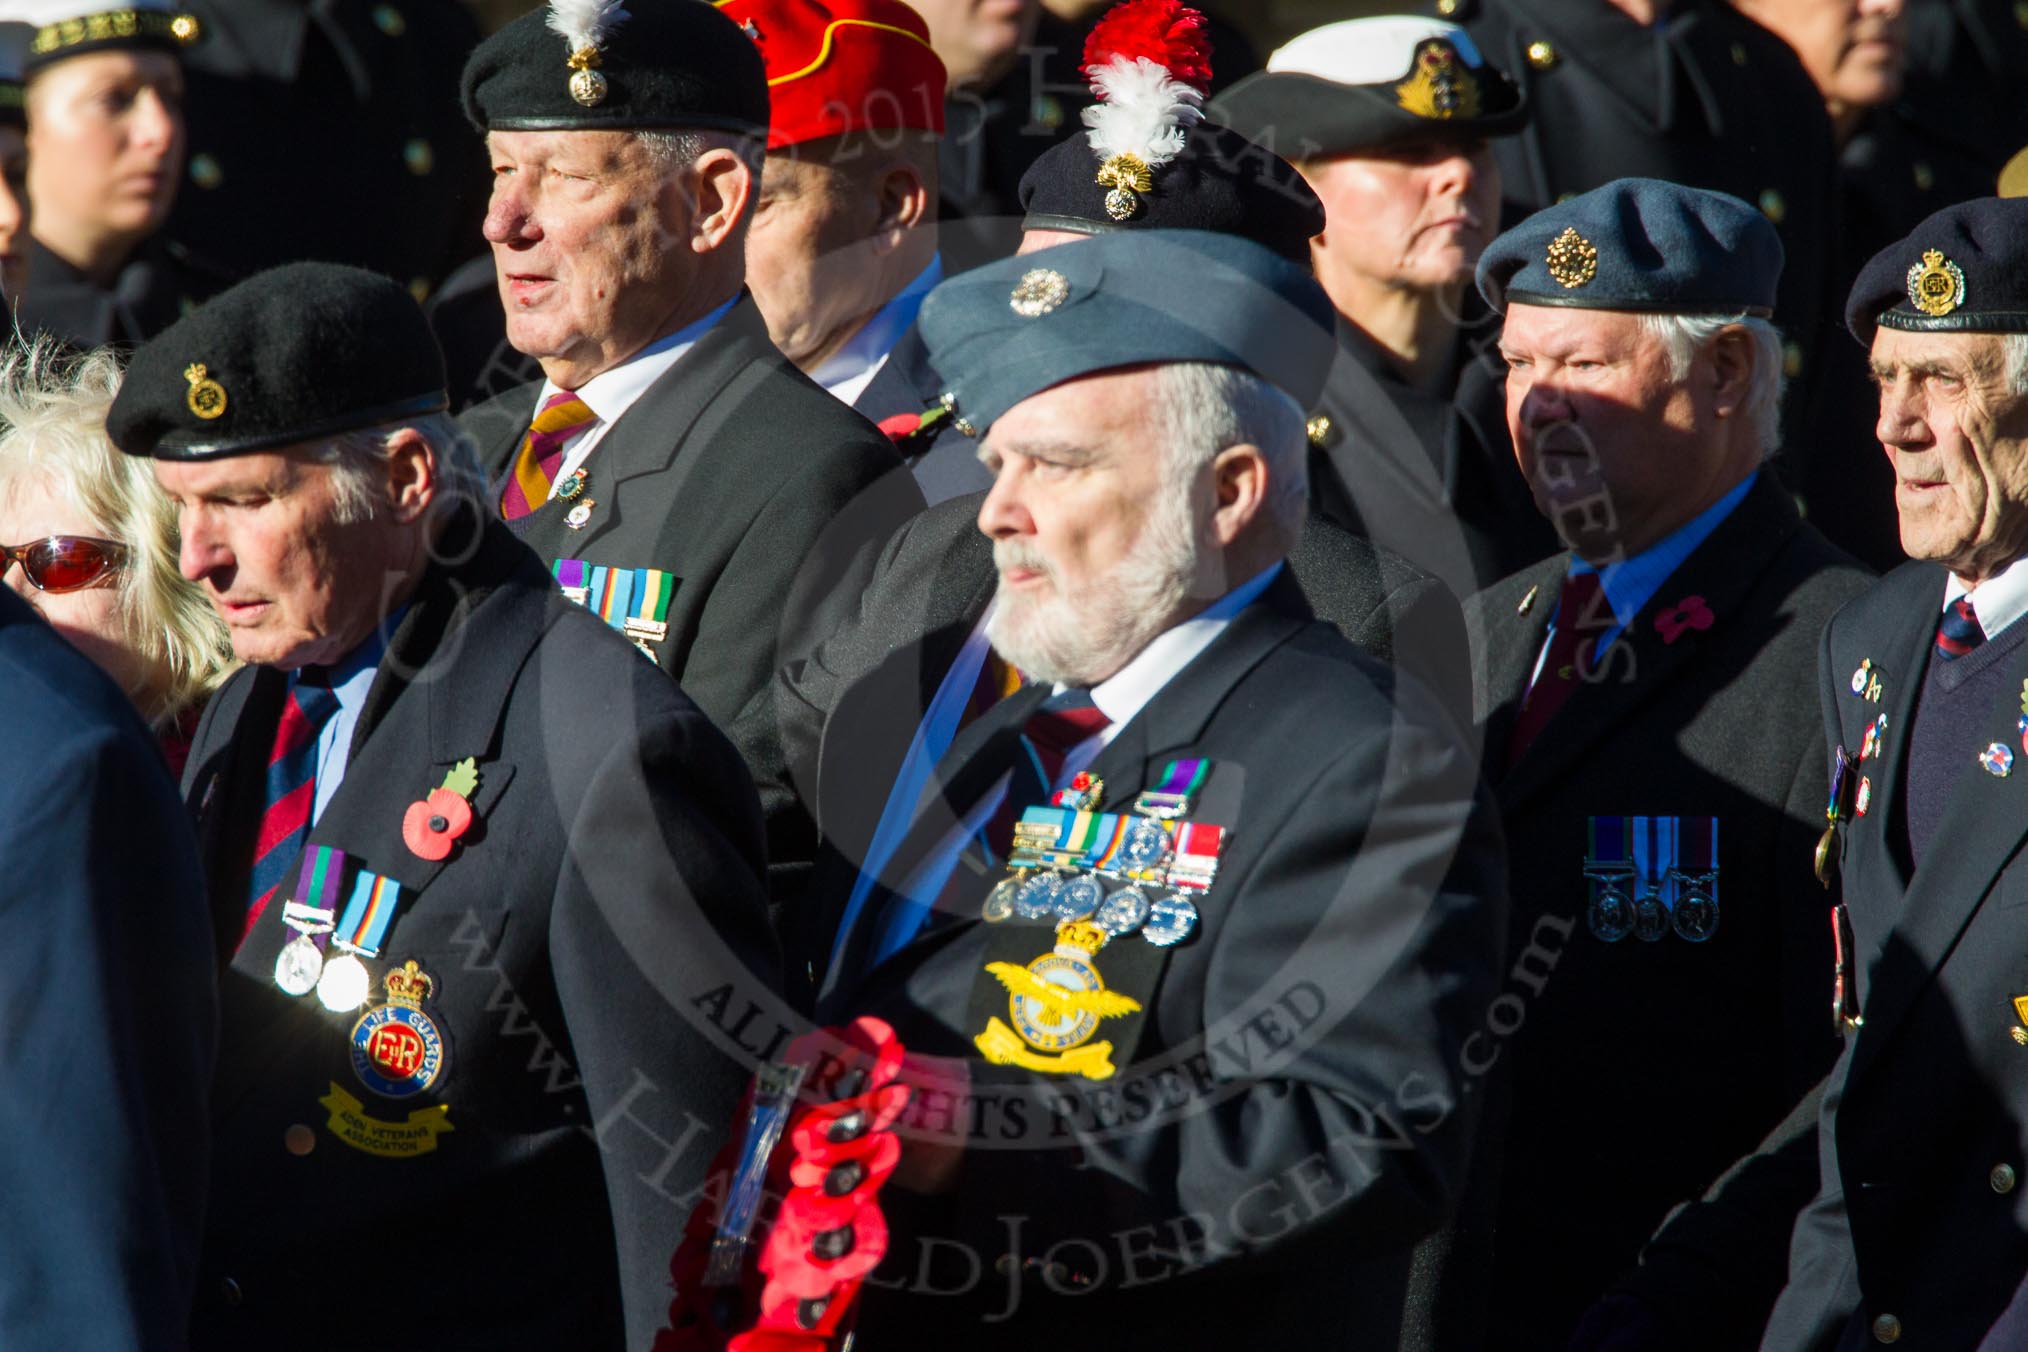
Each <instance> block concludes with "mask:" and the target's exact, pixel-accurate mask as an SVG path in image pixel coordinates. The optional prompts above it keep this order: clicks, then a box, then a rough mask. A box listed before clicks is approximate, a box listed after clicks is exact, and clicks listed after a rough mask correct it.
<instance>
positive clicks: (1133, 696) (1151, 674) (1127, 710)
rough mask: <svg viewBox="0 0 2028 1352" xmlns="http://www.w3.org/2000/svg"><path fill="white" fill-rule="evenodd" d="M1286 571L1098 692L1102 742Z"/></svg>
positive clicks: (1277, 568) (1191, 624)
mask: <svg viewBox="0 0 2028 1352" xmlns="http://www.w3.org/2000/svg"><path fill="white" fill-rule="evenodd" d="M1281 570H1282V565H1281V563H1279V562H1276V563H1275V564H1273V565H1272V566H1270V567H1268V568H1267V569H1266V570H1264V571H1262V572H1260V573H1256V574H1255V575H1254V576H1253V577H1251V578H1249V579H1248V580H1247V581H1245V582H1242V583H1241V584H1240V585H1239V586H1237V587H1234V588H1233V589H1232V590H1231V591H1229V592H1227V593H1226V594H1225V595H1223V596H1221V597H1219V598H1218V599H1217V600H1216V601H1213V602H1212V603H1211V604H1210V605H1208V606H1206V607H1205V608H1204V609H1203V610H1200V611H1198V612H1197V613H1196V614H1195V615H1192V616H1191V617H1190V618H1189V619H1187V620H1185V621H1183V623H1181V624H1179V625H1176V626H1175V627H1174V628H1171V629H1165V630H1163V631H1162V632H1161V633H1159V634H1157V635H1155V637H1154V638H1153V639H1151V640H1150V641H1149V643H1148V646H1147V647H1145V648H1143V649H1141V651H1140V652H1138V653H1136V654H1135V655H1134V659H1133V660H1132V661H1131V662H1129V663H1127V664H1126V665H1125V666H1124V667H1121V668H1120V669H1119V670H1118V671H1117V672H1115V673H1113V675H1111V676H1109V677H1107V678H1106V679H1105V680H1103V681H1100V682H1099V683H1098V684H1097V685H1095V686H1093V687H1092V688H1091V702H1092V703H1093V704H1096V705H1097V706H1098V708H1099V712H1100V713H1102V714H1104V715H1105V716H1106V717H1107V718H1109V719H1111V720H1112V722H1110V723H1109V724H1107V725H1106V729H1105V732H1104V734H1103V741H1105V742H1110V741H1111V740H1112V739H1113V737H1114V736H1116V735H1117V734H1118V732H1119V730H1120V729H1121V728H1123V727H1125V726H1126V725H1127V723H1128V722H1130V721H1131V720H1132V719H1133V717H1134V716H1135V715H1136V714H1138V713H1140V712H1141V710H1142V709H1143V708H1145V707H1146V706H1147V703H1148V701H1149V700H1151V699H1153V698H1155V696H1156V695H1158V694H1160V693H1161V691H1162V687H1163V686H1165V685H1167V684H1169V682H1170V681H1171V680H1173V679H1175V676H1176V673H1177V672H1179V671H1181V670H1183V668H1185V667H1187V666H1189V665H1190V664H1191V662H1193V661H1195V660H1196V658H1197V655H1198V654H1199V653H1201V652H1203V651H1204V650H1205V649H1206V648H1208V647H1210V646H1211V641H1212V640H1213V639H1215V638H1217V637H1218V636H1219V635H1220V634H1222V633H1224V632H1225V626H1226V625H1228V624H1230V623H1232V617H1233V616H1235V615H1237V614H1239V612H1240V611H1242V610H1244V609H1246V608H1247V607H1248V606H1250V605H1252V604H1253V603H1254V602H1255V601H1257V600H1259V599H1260V595H1261V593H1262V592H1264V591H1266V590H1267V589H1268V584H1269V583H1271V582H1273V581H1274V580H1275V575H1276V574H1278V573H1280V572H1281ZM1061 688H1062V687H1060V686H1059V687H1058V689H1061Z"/></svg>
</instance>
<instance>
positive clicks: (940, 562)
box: [735, 493, 1470, 981]
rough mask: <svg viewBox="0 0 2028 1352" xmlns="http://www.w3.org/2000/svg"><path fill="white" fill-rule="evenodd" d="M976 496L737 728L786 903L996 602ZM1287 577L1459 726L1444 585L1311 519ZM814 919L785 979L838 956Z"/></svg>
mask: <svg viewBox="0 0 2028 1352" xmlns="http://www.w3.org/2000/svg"><path fill="white" fill-rule="evenodd" d="M982 496H983V495H981V494H977V493H974V494H970V495H967V496H965V497H961V498H953V499H950V500H948V501H945V502H940V503H938V504H937V505H936V506H934V507H932V508H930V509H929V510H928V511H927V512H924V513H923V514H922V515H921V516H919V517H917V518H916V519H915V520H914V521H912V522H910V523H909V525H908V526H907V527H906V528H904V529H903V530H901V531H899V532H897V533H896V535H895V537H894V538H893V539H892V540H891V541H889V542H888V546H887V548H886V549H885V550H884V551H883V552H882V554H881V558H880V562H879V565H878V567H877V568H876V569H875V572H874V577H873V580H872V581H871V582H870V583H869V584H868V585H867V588H866V595H865V600H864V602H863V603H862V605H861V607H860V611H859V616H858V619H857V620H856V622H854V623H853V624H850V625H847V626H845V627H844V628H842V629H841V630H839V631H838V632H837V633H836V634H834V635H833V636H832V637H831V638H830V639H828V640H826V641H825V643H824V644H823V645H822V646H821V647H819V648H818V649H817V651H815V652H814V653H812V654H811V655H810V656H809V658H807V659H806V660H804V661H801V662H797V663H792V664H791V665H789V666H788V667H786V668H785V669H784V670H783V671H782V673H781V674H780V675H779V676H778V677H777V678H776V679H775V681H774V682H773V683H772V684H771V685H770V686H769V688H768V689H767V690H764V691H763V692H761V695H760V696H759V697H758V698H757V699H756V700H755V702H754V703H752V704H750V705H749V706H748V707H747V709H746V710H745V712H743V713H742V714H741V716H740V720H739V722H738V723H737V724H736V725H735V729H736V731H735V740H737V741H738V742H739V743H740V744H741V745H742V747H743V748H749V749H750V750H749V759H750V760H751V762H752V764H753V766H754V779H755V783H756V784H757V785H758V786H759V788H760V791H761V804H762V811H763V813H764V815H765V816H766V818H767V821H768V857H769V869H770V874H771V878H770V891H771V892H772V893H773V895H774V896H775V898H776V900H777V901H778V902H779V901H784V900H787V899H792V898H793V897H794V896H795V895H796V894H797V893H798V892H799V891H800V889H801V886H802V884H803V882H804V880H805V878H806V876H807V872H808V865H809V861H810V860H811V859H813V858H814V857H815V851H816V836H817V830H818V827H819V826H821V827H822V829H823V831H824V832H825V833H826V834H838V833H842V835H843V836H845V837H847V838H860V837H864V836H867V835H870V834H871V832H872V827H873V823H874V821H876V820H877V819H878V817H879V814H880V810H881V807H882V805H883V803H884V801H885V794H886V792H887V788H888V786H889V785H890V784H892V783H893V782H894V777H895V774H896V772H897V770H898V769H899V767H900V765H901V761H902V757H903V755H904V753H905V752H906V751H907V749H908V744H909V738H910V737H911V736H912V735H913V734H914V732H915V729H916V727H917V725H918V724H919V723H920V722H921V720H922V717H923V714H924V712H925V711H926V710H927V709H928V708H929V702H930V700H931V699H933V698H934V697H935V695H936V692H937V690H938V688H939V687H940V686H941V685H942V684H943V680H944V676H945V674H946V673H947V672H949V670H950V668H951V664H952V663H953V662H954V661H956V660H957V656H958V652H959V650H960V649H962V648H963V647H964V644H965V640H966V639H967V638H968V637H969V636H970V635H971V632H972V628H973V626H974V625H976V624H977V623H978V620H979V617H980V616H981V615H983V614H985V612H986V607H987V605H988V604H989V603H990V602H991V601H992V599H993V591H994V588H995V587H996V586H997V585H998V582H999V573H998V571H997V570H996V569H995V568H994V566H993V542H992V540H991V539H990V538H989V537H988V536H986V535H985V534H983V533H982V532H981V531H980V530H979V528H978V515H979V504H980V501H981V498H982ZM1288 568H1289V571H1290V573H1291V574H1293V575H1294V577H1295V580H1296V582H1297V583H1299V584H1300V586H1301V588H1302V591H1303V594H1304V596H1305V597H1306V598H1308V601H1309V603H1310V605H1311V607H1312V608H1313V609H1314V610H1315V611H1316V613H1317V614H1318V615H1319V616H1321V617H1322V618H1324V619H1326V620H1328V621H1330V622H1331V623H1333V624H1335V625H1337V626H1338V628H1339V630H1340V631H1341V632H1342V633H1344V635H1345V636H1346V637H1347V638H1349V639H1350V640H1351V641H1352V642H1353V643H1354V644H1356V645H1358V646H1359V647H1360V648H1361V649H1362V650H1364V651H1365V652H1366V653H1367V654H1369V655H1370V656H1372V657H1374V658H1375V659H1377V660H1379V661H1380V662H1382V663H1397V664H1399V665H1402V666H1405V667H1406V668H1408V669H1409V670H1411V671H1413V672H1415V673H1416V675H1417V676H1418V677H1420V678H1422V679H1423V680H1424V681H1425V682H1426V683H1427V684H1429V685H1430V686H1431V687H1432V688H1433V689H1435V690H1437V691H1438V692H1439V693H1440V695H1441V696H1442V697H1443V699H1444V700H1445V701H1446V703H1447V706H1448V707H1450V708H1452V709H1453V710H1455V711H1457V712H1458V714H1459V718H1460V721H1462V717H1463V710H1464V708H1465V707H1466V699H1467V696H1466V694H1465V690H1464V687H1465V684H1466V677H1467V674H1468V668H1469V662H1470V659H1469V657H1468V655H1467V649H1466V645H1465V638H1464V624H1463V620H1462V618H1461V617H1460V615H1459V611H1458V605H1457V601H1456V599H1455V598H1454V597H1452V595H1451V594H1450V592H1449V591H1448V590H1446V589H1445V587H1444V585H1443V584H1442V583H1441V582H1439V581H1437V580H1436V579H1435V578H1434V577H1431V576H1430V575H1429V574H1427V573H1425V572H1423V571H1422V570H1421V569H1419V568H1417V567H1416V566H1415V565H1414V564H1411V563H1409V562H1408V561H1407V560H1406V559H1401V558H1397V557H1395V556H1394V555H1392V554H1389V553H1387V552H1386V551H1384V550H1380V549H1376V548H1375V547H1374V546H1373V545H1372V544H1371V543H1369V542H1368V541H1366V540H1363V539H1360V538H1358V537H1357V536H1352V535H1347V534H1346V533H1345V532H1344V531H1341V530H1339V529H1337V528H1336V527H1334V526H1332V525H1331V524H1330V523H1329V522H1325V521H1319V520H1316V519H1315V518H1312V519H1311V520H1310V522H1309V523H1308V524H1307V525H1306V526H1305V528H1304V532H1303V536H1302V538H1301V540H1300V541H1299V542H1298V543H1297V546H1296V550H1295V552H1294V553H1293V554H1292V555H1291V556H1290V559H1289V564H1288ZM809 919H810V918H809V917H807V916H805V917H803V918H802V919H801V920H799V918H798V915H797V914H796V913H795V912H794V911H793V910H792V911H791V913H789V914H785V915H784V916H783V917H782V923H783V924H784V925H785V926H786V927H787V929H788V931H789V932H790V933H792V934H796V933H798V932H799V931H801V933H800V936H799V938H797V939H792V940H791V941H790V943H789V947H790V948H791V949H792V950H795V951H793V952H792V953H791V961H790V976H791V980H792V981H793V980H795V979H796V978H798V977H803V978H807V977H809V976H810V975H811V963H812V962H813V961H816V960H818V958H817V953H821V952H828V951H829V935H828V931H823V932H807V931H806V929H805V927H806V925H807V923H808V922H809ZM819 928H820V930H821V922H819ZM811 947H814V949H815V950H816V952H815V953H813V952H810V951H806V950H807V949H809V948H811ZM798 952H800V953H801V961H800V962H798V961H797V957H796V954H797V953H798Z"/></svg>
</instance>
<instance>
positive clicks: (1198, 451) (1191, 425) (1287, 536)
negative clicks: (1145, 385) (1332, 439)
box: [1153, 362, 1310, 550]
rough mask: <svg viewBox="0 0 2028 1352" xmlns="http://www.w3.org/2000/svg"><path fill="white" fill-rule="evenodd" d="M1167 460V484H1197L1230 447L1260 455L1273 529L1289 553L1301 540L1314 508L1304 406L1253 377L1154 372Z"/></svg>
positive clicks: (1185, 368)
mask: <svg viewBox="0 0 2028 1352" xmlns="http://www.w3.org/2000/svg"><path fill="white" fill-rule="evenodd" d="M1154 383H1155V388H1154V391H1153V394H1154V399H1153V402H1154V406H1155V407H1156V408H1157V409H1158V410H1160V415H1161V419H1162V423H1163V431H1164V433H1165V434H1166V435H1165V437H1164V444H1165V447H1166V449H1167V452H1168V455H1169V465H1168V468H1169V475H1168V476H1167V478H1168V481H1169V482H1171V483H1176V484H1182V485H1188V484H1191V483H1194V482H1195V481H1196V479H1197V477H1198V475H1199V474H1200V473H1201V472H1202V471H1203V470H1204V468H1205V467H1206V466H1208V465H1210V463H1211V462H1212V460H1214V459H1215V458H1217V456H1218V453H1219V452H1220V451H1222V450H1224V449H1225V448H1226V447H1228V446H1238V445H1250V446H1258V447H1259V448H1260V452H1261V456H1262V457H1263V458H1264V459H1265V460H1266V461H1267V465H1268V497H1267V503H1266V511H1267V519H1268V522H1269V523H1270V524H1271V525H1272V526H1273V527H1274V529H1275V532H1276V534H1277V536H1278V537H1279V539H1280V541H1281V544H1282V547H1283V549H1284V550H1287V549H1290V548H1293V547H1294V545H1295V542H1296V537H1297V536H1299V535H1300V534H1302V530H1303V518H1304V516H1305V515H1306V514H1307V512H1308V510H1309V503H1310V455H1309V447H1310V444H1309V437H1308V434H1307V431H1306V428H1307V426H1308V422H1307V419H1305V418H1304V416H1303V408H1302V405H1300V404H1298V403H1297V402H1296V401H1295V400H1294V399H1293V398H1291V397H1290V396H1289V395H1288V394H1287V393H1285V392H1284V391H1283V390H1281V389H1280V388H1279V387H1277V386H1275V385H1271V384H1269V383H1268V382H1267V381H1266V380H1264V379H1262V378H1261V377H1260V376H1257V375H1255V374H1254V373H1253V372H1251V371H1243V370H1240V369H1239V368H1238V367H1234V366H1217V365H1213V364H1211V363H1209V362H1172V363H1167V364H1164V365H1162V366H1158V367H1156V368H1155V371H1154Z"/></svg>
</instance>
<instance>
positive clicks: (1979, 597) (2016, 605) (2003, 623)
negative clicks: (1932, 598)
mask: <svg viewBox="0 0 2028 1352" xmlns="http://www.w3.org/2000/svg"><path fill="white" fill-rule="evenodd" d="M1967 594H1969V595H1970V596H1971V598H1972V612H1973V613H1974V614H1976V615H1977V616H1978V617H1979V628H1981V629H1983V630H1985V631H1986V637H1987V638H1992V637H1993V636H1994V635H1995V634H1998V633H1999V632H2000V631H2001V630H2003V629H2005V628H2006V627H2007V626H2008V625H2010V624H2012V623H2014V621H2016V620H2018V619H2020V618H2021V617H2022V616H2023V615H2028V564H2024V563H2022V562H2021V560H2019V559H2016V560H2014V562H2012V563H2010V564H2008V565H2007V566H2006V567H2005V568H2002V569H2001V570H2000V571H1999V572H1997V573H1995V574H1993V575H1992V576H1991V577H1989V578H1987V579H1986V580H1985V581H1984V582H1981V583H1980V584H1979V585H1978V586H1977V587H1976V588H1972V587H1967V586H1965V583H1964V579H1962V578H1960V577H1959V576H1958V575H1957V574H1956V573H1953V574H1951V576H1950V579H1949V581H1947V582H1945V583H1944V595H1943V605H1942V606H1940V607H1939V608H1938V609H1939V611H1943V610H1949V609H1950V608H1951V603H1952V602H1954V601H1956V600H1957V599H1958V598H1959V597H1960V596H1964V595H1967Z"/></svg>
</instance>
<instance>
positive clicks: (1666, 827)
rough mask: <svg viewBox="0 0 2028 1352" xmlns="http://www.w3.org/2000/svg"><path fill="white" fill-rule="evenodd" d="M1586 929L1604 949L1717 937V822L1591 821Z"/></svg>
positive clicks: (1696, 941)
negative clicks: (1624, 943) (1623, 943)
mask: <svg viewBox="0 0 2028 1352" xmlns="http://www.w3.org/2000/svg"><path fill="white" fill-rule="evenodd" d="M1589 836H1590V842H1589V848H1588V849H1587V850H1586V852H1585V859H1584V876H1585V882H1586V886H1587V890H1588V893H1589V895H1588V897H1587V900H1586V905H1585V921H1586V923H1587V924H1588V925H1589V926H1590V928H1591V932H1592V934H1593V935H1594V936H1595V937H1596V938H1598V939H1600V940H1602V941H1603V942H1605V943H1609V944H1611V943H1618V942H1619V941H1620V940H1622V939H1625V938H1627V937H1628V936H1629V935H1631V936H1633V937H1634V938H1636V939H1638V940H1640V941H1641V942H1643V943H1658V942H1660V941H1661V940H1662V939H1663V938H1665V937H1667V936H1668V935H1669V934H1671V933H1673V934H1674V935H1675V936H1676V937H1677V938H1679V939H1682V940H1684V941H1685V942H1687V943H1693V944H1701V943H1703V942H1705V941H1706V940H1708V939H1709V938H1711V936H1712V935H1714V934H1716V933H1718V818H1716V817H1593V818H1592V819H1591V822H1590V827H1589Z"/></svg>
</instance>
